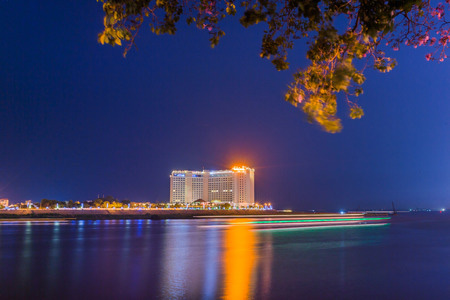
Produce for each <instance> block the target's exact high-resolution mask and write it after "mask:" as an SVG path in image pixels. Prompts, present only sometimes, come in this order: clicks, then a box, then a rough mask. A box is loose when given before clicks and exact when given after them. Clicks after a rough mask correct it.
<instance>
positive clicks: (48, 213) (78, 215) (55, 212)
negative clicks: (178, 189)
mask: <svg viewBox="0 0 450 300" xmlns="http://www.w3.org/2000/svg"><path fill="white" fill-rule="evenodd" d="M299 213H301V214H308V215H309V214H311V215H320V213H310V212H279V211H274V210H163V209H143V210H117V209H101V210H90V209H84V210H79V209H72V210H71V209H64V210H61V209H48V210H47V209H46V210H39V209H27V210H0V221H9V220H16V221H19V220H21V219H22V220H40V219H41V220H42V219H46V220H121V219H151V220H165V219H198V218H202V217H209V218H211V217H233V216H236V217H245V216H249V217H250V216H266V215H267V216H271V217H273V216H278V217H281V216H290V215H295V214H299Z"/></svg>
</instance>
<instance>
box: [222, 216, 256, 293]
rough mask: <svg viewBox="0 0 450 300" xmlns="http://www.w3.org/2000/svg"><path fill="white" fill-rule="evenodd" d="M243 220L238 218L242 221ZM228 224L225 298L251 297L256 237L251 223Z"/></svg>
mask: <svg viewBox="0 0 450 300" xmlns="http://www.w3.org/2000/svg"><path fill="white" fill-rule="evenodd" d="M242 221H243V220H239V222H242ZM233 223H235V222H232V223H231V224H232V226H230V227H229V228H228V230H227V231H226V232H225V254H224V259H225V262H224V266H225V290H224V298H225V299H233V300H237V299H249V298H251V296H252V295H251V294H252V293H251V289H250V288H251V286H252V277H253V276H252V275H253V271H254V268H255V263H256V251H255V247H256V244H257V237H256V236H255V233H254V232H253V231H252V230H251V229H252V227H251V225H250V224H249V225H242V224H240V225H239V226H233Z"/></svg>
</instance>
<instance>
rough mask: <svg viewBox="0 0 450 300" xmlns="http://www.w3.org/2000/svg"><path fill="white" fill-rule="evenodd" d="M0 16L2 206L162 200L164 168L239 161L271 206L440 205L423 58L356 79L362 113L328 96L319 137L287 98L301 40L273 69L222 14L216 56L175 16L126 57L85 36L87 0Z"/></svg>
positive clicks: (449, 200)
mask: <svg viewBox="0 0 450 300" xmlns="http://www.w3.org/2000/svg"><path fill="white" fill-rule="evenodd" d="M0 16H1V18H0V20H1V21H0V24H1V27H2V29H3V30H2V37H1V39H2V46H1V47H0V91H1V93H0V140H1V144H2V145H1V148H0V198H1V197H7V198H9V199H10V201H11V202H20V201H24V200H28V199H31V200H33V201H40V200H41V199H42V198H48V199H57V200H61V201H65V200H69V199H73V200H87V199H95V198H96V197H97V195H98V194H100V195H103V194H104V195H105V196H106V195H113V196H115V197H117V198H119V199H124V198H127V199H131V200H132V201H150V202H165V201H168V199H169V174H170V172H171V170H173V169H193V170H201V169H202V168H205V169H225V168H229V167H231V166H232V165H234V164H245V165H248V166H251V167H254V168H255V169H256V171H255V181H256V183H255V189H256V191H255V193H256V200H257V201H258V202H272V203H273V204H275V207H276V208H292V209H302V210H309V209H317V210H337V209H341V208H390V207H391V201H394V202H395V204H396V206H397V207H399V208H415V207H431V208H441V207H449V206H450V154H449V153H450V137H449V129H450V122H449V115H450V101H449V100H450V84H449V83H450V71H449V67H448V66H449V61H446V62H443V63H435V62H427V61H426V60H425V58H424V55H425V53H426V52H427V49H413V48H411V49H410V48H405V47H404V48H402V49H400V51H399V52H394V53H393V55H395V56H396V58H397V60H398V62H399V66H398V67H397V68H396V69H394V70H393V71H392V72H391V73H388V74H381V73H377V72H375V71H373V72H372V71H370V72H368V73H367V74H366V77H367V81H366V83H365V84H364V85H363V88H364V94H363V95H362V96H361V97H360V100H359V103H360V104H361V106H362V107H363V109H364V110H365V116H364V117H363V118H362V119H361V120H350V119H349V118H348V117H347V116H346V114H347V107H346V104H345V103H343V101H341V102H339V105H340V106H339V107H338V109H339V115H340V116H341V117H343V125H344V130H343V131H342V132H341V133H338V134H329V133H326V132H324V131H322V130H321V129H320V128H319V127H318V126H317V125H311V124H309V123H307V122H306V121H305V117H304V115H303V113H302V112H301V111H300V110H299V109H296V108H294V107H293V106H291V105H290V104H288V103H287V102H284V93H285V91H286V86H287V84H289V83H290V82H291V79H292V73H293V72H294V71H295V70H296V69H297V68H299V67H304V66H306V64H307V61H306V59H305V49H306V48H305V45H304V44H303V42H298V43H297V46H296V47H295V48H294V50H293V51H291V52H290V54H289V59H290V62H291V68H290V69H289V70H288V71H284V72H278V71H276V69H275V68H274V67H273V66H272V64H271V63H270V62H269V61H268V60H263V59H261V58H260V57H259V49H260V45H261V37H262V34H263V30H264V29H265V27H264V25H259V26H254V27H251V28H249V29H244V28H243V27H242V26H241V25H239V24H238V17H235V18H231V17H230V18H229V20H228V21H225V23H224V24H223V28H224V30H225V32H226V36H225V37H224V38H223V39H222V40H221V42H220V43H219V45H218V47H216V48H215V49H211V48H210V47H209V41H208V34H207V32H206V31H200V30H198V29H196V28H195V27H194V26H190V27H189V26H186V25H184V22H181V23H180V26H179V29H178V32H177V34H176V35H175V36H167V35H165V36H156V35H153V34H152V33H151V32H150V28H149V27H148V26H147V25H146V26H144V27H143V28H142V29H141V31H140V35H139V37H138V39H137V46H138V49H137V50H136V49H132V50H131V51H130V52H129V53H128V55H127V58H126V59H124V58H123V57H122V52H123V48H122V47H114V48H113V47H111V46H102V45H100V44H98V43H97V34H98V33H99V32H101V31H102V28H103V11H102V4H101V3H100V4H99V3H97V2H96V1H94V0H90V1H32V2H29V3H28V2H27V3H24V2H18V1H0ZM147 23H148V22H147Z"/></svg>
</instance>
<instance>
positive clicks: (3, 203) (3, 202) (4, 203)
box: [0, 198, 9, 207]
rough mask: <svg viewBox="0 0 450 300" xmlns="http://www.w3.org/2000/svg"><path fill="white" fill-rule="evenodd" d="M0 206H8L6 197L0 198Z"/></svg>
mask: <svg viewBox="0 0 450 300" xmlns="http://www.w3.org/2000/svg"><path fill="white" fill-rule="evenodd" d="M0 206H4V207H7V206H9V199H8V198H0Z"/></svg>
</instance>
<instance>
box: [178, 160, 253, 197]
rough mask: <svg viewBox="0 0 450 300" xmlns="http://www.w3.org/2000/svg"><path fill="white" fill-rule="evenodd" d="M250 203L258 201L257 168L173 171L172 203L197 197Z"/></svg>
mask: <svg viewBox="0 0 450 300" xmlns="http://www.w3.org/2000/svg"><path fill="white" fill-rule="evenodd" d="M199 199H202V200H205V201H207V202H213V201H214V202H222V203H230V204H231V205H236V206H247V205H251V204H254V203H255V170H254V169H252V168H249V167H245V166H243V167H233V168H232V169H231V170H221V171H208V170H203V171H187V170H183V171H178V170H177V171H172V174H171V175H170V203H173V204H176V203H181V204H189V203H191V202H193V201H196V200H199Z"/></svg>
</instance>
